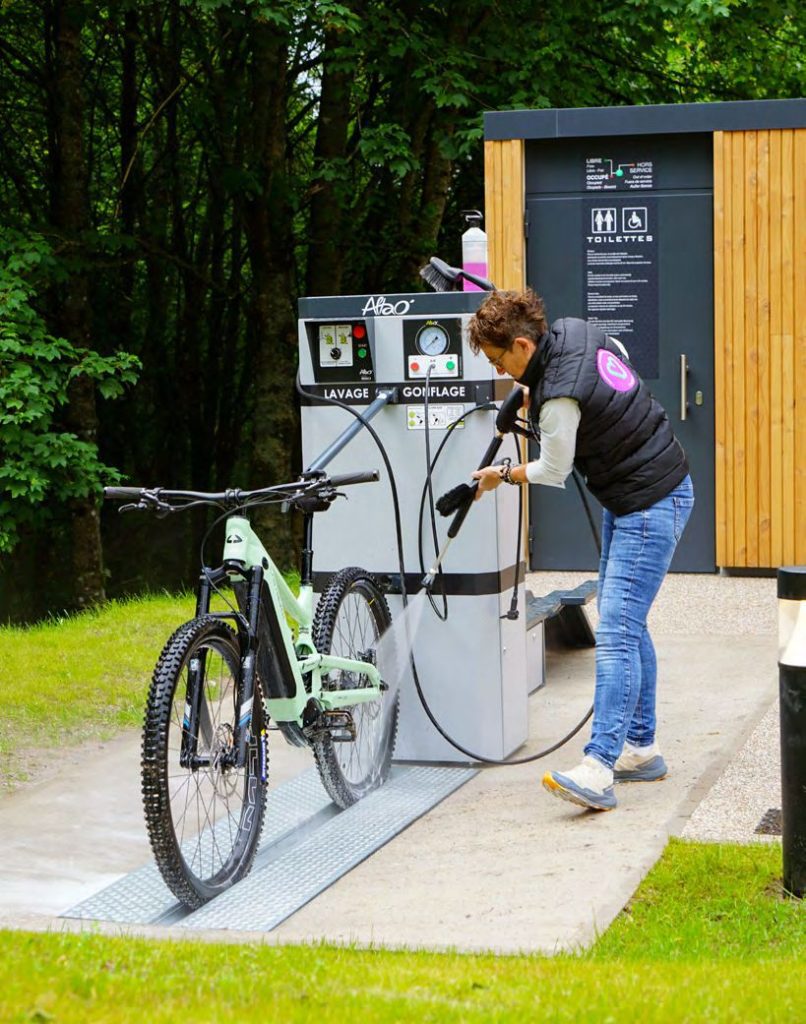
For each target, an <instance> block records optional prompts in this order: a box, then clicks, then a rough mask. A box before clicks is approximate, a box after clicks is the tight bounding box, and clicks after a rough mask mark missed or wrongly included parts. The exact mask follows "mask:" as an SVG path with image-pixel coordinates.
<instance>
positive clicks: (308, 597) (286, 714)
mask: <svg viewBox="0 0 806 1024" xmlns="http://www.w3.org/2000/svg"><path fill="white" fill-rule="evenodd" d="M226 538H227V539H226V542H225V544H224V561H225V563H228V564H232V562H233V561H237V562H240V563H241V564H242V565H243V567H244V569H252V568H255V567H257V566H260V567H261V568H262V569H263V571H264V579H265V581H266V585H267V587H268V591H269V594H270V596H271V600H272V604H273V605H274V608H275V611H276V613H277V619H278V622H279V624H280V631H281V633H282V637H283V643H284V645H285V650H286V654H287V656H288V663H289V665H290V666H291V670H292V672H293V674H294V682H295V684H296V686H295V688H294V691H295V696H294V697H275V698H271V697H267V698H266V706H267V708H268V711H269V714H270V715H271V717H272V718H273V719H274V721H275V722H297V723H298V724H299V725H301V724H302V713H303V711H304V709H305V706H306V704H307V703H308V701H309V700H310V699H311V698H313V699H314V700H316V701H318V702H319V703H320V704H321V706H322V708H323V709H324V710H325V711H337V710H339V709H340V708H347V707H351V706H354V705H355V704H361V703H364V702H367V701H371V700H376V699H377V698H378V697H379V696H380V694H381V677H380V675H379V673H378V669H377V668H376V667H375V665H373V664H371V663H370V662H367V661H355V660H353V659H352V658H339V657H336V656H335V655H331V654H320V653H319V652H318V651H317V650H316V647H315V646H314V643H313V636H312V632H311V627H312V625H313V586H312V585H311V584H303V585H302V586H301V587H300V592H299V597H295V596H294V594H293V593H292V592H291V589H290V588H289V586H288V584H287V583H286V581H285V580H284V579H283V576H282V574H281V573H280V571H279V569H278V568H277V566H276V565H275V564H274V562H273V561H272V560H271V558H270V557H269V555H268V552H267V551H266V549H265V548H264V547H263V545H262V544H261V543H260V539H259V538H258V536H257V534H256V533H255V532H254V530H253V529H252V526H251V524H250V523H249V520H248V519H244V518H242V517H241V516H231V517H230V518H229V519H227V528H226ZM231 578H232V579H233V580H234V581H235V582H238V580H239V578H240V577H238V576H231ZM265 596H266V595H265V593H264V595H263V599H264V600H265ZM289 619H291V620H292V622H294V623H295V624H296V626H297V630H298V632H297V637H296V640H295V639H294V635H293V632H292V630H291V626H290V625H289V622H288V620H289ZM332 669H341V670H342V671H343V672H353V673H355V674H356V675H361V676H363V677H364V678H365V679H366V680H367V683H368V685H366V686H361V687H358V688H355V689H349V690H348V689H338V690H323V689H322V676H323V675H327V673H328V672H330V671H331V670H332ZM306 677H308V678H307V679H306Z"/></svg>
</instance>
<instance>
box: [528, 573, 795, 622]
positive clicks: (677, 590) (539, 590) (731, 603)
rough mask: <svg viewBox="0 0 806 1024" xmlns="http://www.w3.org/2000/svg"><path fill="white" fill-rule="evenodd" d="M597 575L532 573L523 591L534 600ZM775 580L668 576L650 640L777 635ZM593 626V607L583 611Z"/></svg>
mask: <svg viewBox="0 0 806 1024" xmlns="http://www.w3.org/2000/svg"><path fill="white" fill-rule="evenodd" d="M595 576H596V573H592V572H590V573H587V572H551V573H550V572H531V573H527V574H526V586H527V587H528V588H529V589H530V590H531V591H532V592H533V593H534V594H536V595H537V596H538V597H542V596H543V595H545V594H549V593H551V591H552V590H570V589H572V588H573V587H575V586H577V584H579V583H583V582H584V581H585V580H589V579H594V578H595ZM775 592H776V582H775V578H774V577H770V578H766V577H756V576H752V577H751V576H718V575H716V574H715V573H714V574H709V575H706V574H704V573H697V574H694V573H692V574H688V573H672V574H670V575H669V576H667V577H666V579H665V581H664V583H663V586H662V587H661V590H660V593H659V594H658V596H657V598H656V600H655V604H654V605H653V606H652V611H651V612H650V613H649V628H650V631H651V633H652V635H653V636H661V635H672V636H692V635H694V636H696V635H702V634H705V635H706V636H708V635H716V636H770V637H775V636H776V634H777V632H778V606H777V602H776V596H775ZM587 611H588V614H589V616H590V619H591V622H593V623H595V622H596V618H597V616H596V607H595V605H594V603H593V602H592V601H591V603H590V604H589V605H588V606H587Z"/></svg>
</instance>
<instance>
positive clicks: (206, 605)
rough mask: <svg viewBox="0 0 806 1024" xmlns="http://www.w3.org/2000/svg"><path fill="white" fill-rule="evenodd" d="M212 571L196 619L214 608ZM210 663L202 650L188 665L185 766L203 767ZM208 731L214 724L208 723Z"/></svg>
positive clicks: (205, 576)
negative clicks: (201, 737) (202, 734)
mask: <svg viewBox="0 0 806 1024" xmlns="http://www.w3.org/2000/svg"><path fill="white" fill-rule="evenodd" d="M210 593H211V584H210V572H209V570H207V569H204V570H202V574H201V576H200V577H199V587H198V590H197V591H196V618H197V619H198V618H201V617H202V616H203V615H206V614H207V613H208V612H209V611H210ZM206 665H207V651H206V650H202V651H199V652H198V654H196V655H194V657H192V658H191V659H190V662H189V664H188V678H187V687H186V689H185V712H184V717H183V719H182V747H181V749H180V751H179V764H180V765H181V766H182V767H183V768H190V767H193V766H195V767H199V764H198V759H197V756H196V754H197V751H198V748H199V724H200V718H201V711H202V706H203V702H204V676H205V668H206ZM207 731H208V732H210V731H211V724H210V722H209V721H208V722H207ZM206 738H207V740H208V747H212V736H208V737H206Z"/></svg>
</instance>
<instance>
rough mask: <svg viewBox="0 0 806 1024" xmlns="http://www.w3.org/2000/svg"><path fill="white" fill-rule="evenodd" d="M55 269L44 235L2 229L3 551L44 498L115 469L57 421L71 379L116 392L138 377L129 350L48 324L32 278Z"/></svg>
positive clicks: (43, 510) (71, 491) (86, 486)
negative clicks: (60, 332) (80, 342)
mask: <svg viewBox="0 0 806 1024" xmlns="http://www.w3.org/2000/svg"><path fill="white" fill-rule="evenodd" d="M59 274H60V267H59V263H58V261H57V260H56V259H55V258H54V255H53V252H52V250H51V248H50V246H49V245H48V243H47V242H46V241H45V240H44V239H43V238H42V237H41V236H39V235H34V234H31V235H27V236H24V235H22V234H19V233H16V232H11V231H4V232H3V233H2V234H0V552H5V553H8V552H10V551H11V550H13V548H14V545H15V543H16V541H17V538H18V534H19V529H20V527H21V525H22V524H23V523H30V522H32V521H34V520H35V519H36V518H37V517H39V516H42V515H43V514H44V515H45V516H46V514H47V511H48V505H49V504H54V503H55V504H62V503H65V502H69V501H70V500H71V499H74V498H81V497H85V496H86V495H88V494H91V493H92V492H94V491H97V490H98V489H99V488H100V487H101V484H102V480H106V481H107V482H108V481H109V480H110V479H112V477H113V476H114V474H113V471H112V470H110V469H109V468H108V467H106V466H104V465H103V464H102V463H101V462H100V461H99V459H98V451H97V446H96V445H95V444H92V443H90V442H88V441H82V440H80V439H79V438H78V437H77V436H76V435H75V434H74V433H71V432H70V431H69V430H67V429H65V428H64V426H63V425H62V422H61V414H62V411H63V408H64V406H65V405H66V404H67V402H68V392H69V388H70V383H71V382H72V381H74V380H76V379H77V378H78V377H81V376H84V377H89V378H90V379H92V380H94V381H95V382H96V385H97V387H98V390H99V392H100V394H101V395H102V396H103V397H104V398H115V397H117V396H119V395H120V394H121V393H122V391H123V388H124V386H125V385H126V384H131V383H133V382H134V380H135V379H136V370H137V366H138V361H137V360H136V359H135V358H134V357H133V356H130V355H126V354H125V353H116V354H115V355H112V356H101V355H99V354H98V353H97V352H94V351H92V350H91V349H80V348H77V347H76V346H75V345H73V344H71V343H70V342H69V341H67V340H65V339H64V338H58V337H54V336H53V335H52V334H51V333H50V332H49V331H48V329H47V326H46V323H45V320H44V317H43V316H42V314H41V313H40V312H39V310H38V309H37V299H38V295H37V284H39V285H40V286H42V284H43V283H44V282H46V281H47V280H48V279H50V281H53V280H54V279H56V278H58V276H59Z"/></svg>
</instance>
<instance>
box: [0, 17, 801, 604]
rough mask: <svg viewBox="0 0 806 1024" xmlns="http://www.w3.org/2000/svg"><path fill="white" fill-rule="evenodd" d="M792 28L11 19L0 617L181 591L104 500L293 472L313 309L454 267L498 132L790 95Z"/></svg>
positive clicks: (196, 522) (1, 197) (3, 187)
mask: <svg viewBox="0 0 806 1024" xmlns="http://www.w3.org/2000/svg"><path fill="white" fill-rule="evenodd" d="M804 10H806V8H804V5H803V4H802V3H799V2H797V0H792V2H790V0H663V2H660V3H653V2H644V0H542V2H524V0H506V2H497V0H493V2H478V0H462V2H461V3H460V2H454V0H450V2H431V3H418V2H411V0H396V2H394V3H383V2H376V0H354V2H353V0H346V2H343V3H336V2H329V0H320V2H308V3H302V2H297V0H283V2H273V3H267V2H262V0H240V2H238V3H234V2H231V0H160V2H150V3H149V2H138V0H117V2H111V3H94V2H85V0H41V2H35V0H0V621H16V622H22V621H30V620H32V619H36V618H40V617H42V616H43V615H46V614H52V613H58V612H60V611H61V610H62V609H74V608H80V607H84V606H87V605H89V604H93V603H97V602H100V601H102V600H103V599H104V597H105V596H107V595H113V596H115V595H120V594H123V593H127V592H137V591H142V590H145V589H152V590H153V589H157V588H161V587H168V588H172V589H173V588H176V587H177V586H179V585H181V584H182V583H184V584H187V585H189V584H191V583H192V581H193V579H194V578H195V576H196V574H197V571H198V564H199V563H198V541H199V538H200V534H201V532H202V531H203V529H204V525H205V518H204V516H198V517H196V518H195V519H194V518H193V515H192V514H189V515H188V516H184V517H177V519H175V520H174V519H171V520H170V521H168V522H165V521H158V520H154V519H153V518H152V517H139V516H128V517H117V516H116V515H115V513H114V511H113V510H110V509H103V510H102V509H101V507H100V501H99V496H100V488H101V487H102V485H103V484H104V483H110V482H115V481H122V482H127V483H136V484H140V483H142V484H150V485H156V484H162V485H163V486H174V487H193V488H196V489H217V488H223V487H226V486H233V485H236V486H241V487H257V486H264V485H267V484H271V483H274V482H277V481H280V480H285V479H290V478H292V476H293V474H295V473H296V472H297V471H298V470H299V469H300V452H299V430H298V407H297V404H296V401H295V390H294V377H295V371H296V345H297V342H296V309H295V306H296V300H297V298H298V297H299V296H301V295H328V294H350V293H384V292H385V293H390V292H405V291H410V290H418V289H419V288H421V287H423V285H422V282H421V281H420V279H419V277H418V269H419V267H420V266H421V265H422V264H423V263H424V262H425V261H426V260H427V259H428V257H429V256H432V255H435V254H439V255H440V256H442V257H443V258H445V259H447V260H448V261H449V262H454V263H456V262H459V261H460V248H459V247H460V236H461V232H462V230H463V229H464V224H463V222H462V218H461V211H462V210H463V209H466V208H474V207H475V208H481V207H482V205H483V197H484V183H483V129H482V114H483V112H484V111H486V110H504V109H510V108H539V107H575V106H610V105H620V104H645V103H675V102H694V101H713V100H741V99H760V98H765V99H767V98H787V97H795V96H799V95H802V94H803V91H804V82H805V81H806V42H804V39H806V33H805V32H804V28H806V16H805V15H804ZM261 525H262V527H263V528H264V529H266V530H267V531H268V535H269V540H270V547H271V550H272V552H273V553H277V554H278V555H279V560H280V561H282V560H283V558H285V559H286V560H287V561H288V563H291V562H292V561H293V557H294V548H295V537H294V534H293V529H292V527H291V526H290V523H289V519H288V517H285V516H282V515H281V514H280V513H276V512H271V513H266V519H265V521H264V522H263V523H262V524H261Z"/></svg>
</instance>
